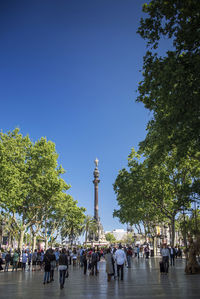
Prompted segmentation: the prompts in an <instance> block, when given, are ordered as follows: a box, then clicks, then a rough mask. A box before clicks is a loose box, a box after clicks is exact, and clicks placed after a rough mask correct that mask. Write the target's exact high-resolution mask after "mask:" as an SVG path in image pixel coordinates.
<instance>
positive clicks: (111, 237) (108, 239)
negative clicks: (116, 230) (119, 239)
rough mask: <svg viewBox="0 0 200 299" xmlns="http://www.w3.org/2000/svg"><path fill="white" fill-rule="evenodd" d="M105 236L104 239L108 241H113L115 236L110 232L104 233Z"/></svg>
mask: <svg viewBox="0 0 200 299" xmlns="http://www.w3.org/2000/svg"><path fill="white" fill-rule="evenodd" d="M105 237H106V241H108V242H110V243H115V242H116V239H115V236H114V235H113V234H112V233H107V234H106V235H105Z"/></svg>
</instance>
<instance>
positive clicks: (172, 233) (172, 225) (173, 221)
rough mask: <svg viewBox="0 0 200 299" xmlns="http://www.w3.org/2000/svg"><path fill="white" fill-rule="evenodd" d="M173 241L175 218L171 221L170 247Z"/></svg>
mask: <svg viewBox="0 0 200 299" xmlns="http://www.w3.org/2000/svg"><path fill="white" fill-rule="evenodd" d="M174 240H175V217H174V216H172V219H171V245H172V246H174Z"/></svg>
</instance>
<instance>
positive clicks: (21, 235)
mask: <svg viewBox="0 0 200 299" xmlns="http://www.w3.org/2000/svg"><path fill="white" fill-rule="evenodd" d="M24 233H25V228H23V229H21V230H20V238H19V245H18V247H19V249H20V251H22V248H23V243H24Z"/></svg>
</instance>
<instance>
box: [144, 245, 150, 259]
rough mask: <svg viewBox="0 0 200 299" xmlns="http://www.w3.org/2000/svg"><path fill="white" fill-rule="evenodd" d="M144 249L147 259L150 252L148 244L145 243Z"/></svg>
mask: <svg viewBox="0 0 200 299" xmlns="http://www.w3.org/2000/svg"><path fill="white" fill-rule="evenodd" d="M144 251H145V256H146V259H148V258H149V252H150V248H149V245H147V246H146V247H145V249H144Z"/></svg>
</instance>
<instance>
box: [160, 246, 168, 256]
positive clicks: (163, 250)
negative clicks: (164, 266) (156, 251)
mask: <svg viewBox="0 0 200 299" xmlns="http://www.w3.org/2000/svg"><path fill="white" fill-rule="evenodd" d="M161 254H162V256H168V257H170V254H169V249H168V248H163V249H162V250H161Z"/></svg>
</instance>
